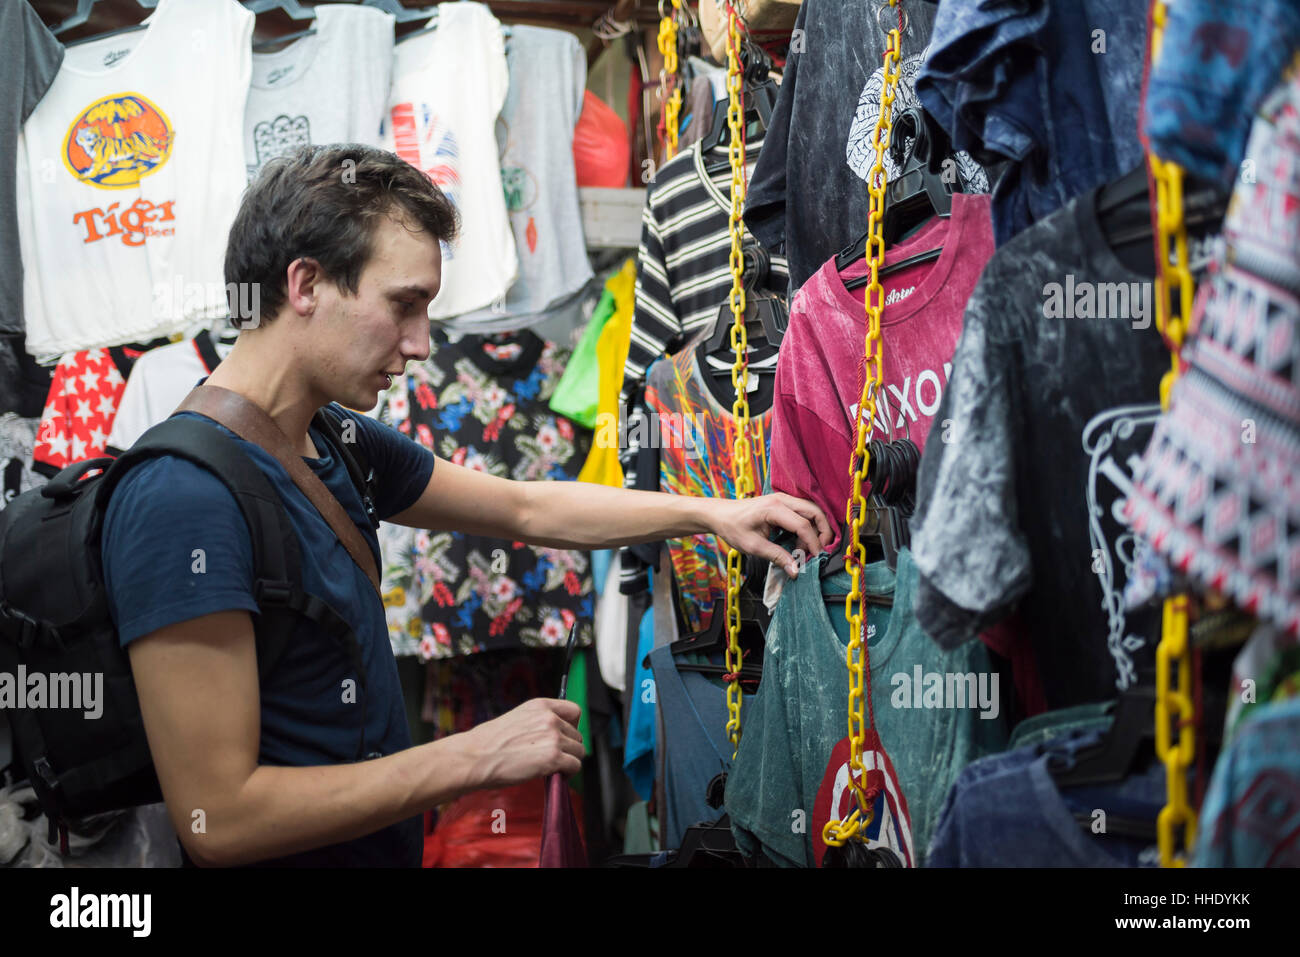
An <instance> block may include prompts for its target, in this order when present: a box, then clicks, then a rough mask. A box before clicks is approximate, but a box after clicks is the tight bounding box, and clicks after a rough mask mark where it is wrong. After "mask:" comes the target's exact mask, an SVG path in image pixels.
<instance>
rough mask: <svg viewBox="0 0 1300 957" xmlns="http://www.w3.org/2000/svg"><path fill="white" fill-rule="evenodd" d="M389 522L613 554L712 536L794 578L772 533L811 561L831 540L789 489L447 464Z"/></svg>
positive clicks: (822, 522)
mask: <svg viewBox="0 0 1300 957" xmlns="http://www.w3.org/2000/svg"><path fill="white" fill-rule="evenodd" d="M389 521H391V522H395V523H396V524H399V525H409V526H413V527H415V528H427V529H432V530H436V531H457V532H465V533H467V534H470V535H482V536H486V537H489V538H501V539H505V540H507V541H518V542H527V543H528V544H530V545H542V546H547V547H551V548H612V547H616V546H620V545H634V544H637V543H639V542H655V541H661V540H663V539H666V538H678V537H681V536H686V535H694V534H698V533H709V532H712V533H713V534H716V535H719V536H721V537H722V539H723V540H724V541H725V542H727V544H729V545H733V546H735V547H736V548H738V549H739V550H740V551H742V552H745V553H746V554H750V555H756V556H758V557H759V558H766V559H768V560H769V561H774V562H779V563H780V564H781V565H783V566H785V568H786V570H787V571H788V572H789V573H790V574H792V575H794V574H797V569H796V568H795V567H794V565H795V563H794V560H793V558H792V557H791V556H790V554H789V553H788V552H786V551H785V549H783V548H781V547H780V546H778V545H775V544H773V543H772V542H769V541H768V534H769V533H770V532H771V531H772V529H773V528H784V529H786V530H787V531H790V532H793V533H795V535H796V536H797V537H798V539H799V545H800V547H801V548H803V549H804V551H805V552H806V553H807V554H808V555H809V556H813V555H817V554H820V552H821V550H822V548H823V547H824V546H826V545H829V544H830V542H831V540H832V538H833V535H832V533H831V527H830V524H829V523H828V522H827V520H826V516H825V515H824V514H822V511H821V509H820V508H818V507H817V506H816V505H814V504H813V503H812V502H809V501H807V500H805V499H801V498H796V497H795V496H793V495H786V494H785V493H783V492H777V493H775V494H772V495H762V496H759V497H757V498H750V499H744V500H741V501H736V500H733V499H722V498H696V497H691V496H687V495H670V494H668V493H666V492H642V491H635V490H632V489H619V488H611V487H609V486H607V485H595V484H592V483H589V482H514V481H511V480H509V479H504V478H499V477H497V476H492V475H486V474H484V473H482V472H476V471H474V470H473V469H467V468H464V467H462V466H458V465H455V464H454V463H451V462H448V461H446V460H445V459H439V460H438V463H437V466H436V467H435V468H434V470H433V475H432V477H431V478H430V479H429V484H428V486H427V487H426V488H425V490H424V492H423V493H422V494H421V495H420V498H419V499H418V500H417V501H416V503H415V504H414V505H412V506H411V507H410V508H408V509H407V510H406V511H404V512H401V513H399V514H397V515H394V516H393V517H392V518H390V519H389Z"/></svg>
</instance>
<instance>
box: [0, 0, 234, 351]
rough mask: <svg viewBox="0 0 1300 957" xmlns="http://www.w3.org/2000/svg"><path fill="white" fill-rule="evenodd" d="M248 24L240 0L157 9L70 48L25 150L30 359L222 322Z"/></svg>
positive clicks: (176, 3) (21, 176) (167, 0)
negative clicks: (142, 20)
mask: <svg viewBox="0 0 1300 957" xmlns="http://www.w3.org/2000/svg"><path fill="white" fill-rule="evenodd" d="M252 31H253V15H252V14H251V13H250V12H248V11H247V10H245V9H244V8H243V7H242V6H241V5H240V4H238V3H236V2H235V0H159V2H158V6H157V9H155V11H154V12H153V14H152V15H151V16H150V17H149V19H148V27H147V28H146V29H145V30H143V31H139V32H135V33H128V34H125V35H122V36H110V37H105V38H103V39H101V40H97V41H94V42H91V43H87V44H85V45H82V46H76V47H73V48H71V49H69V50H68V51H67V52H66V53H65V55H64V60H63V65H62V67H61V68H60V69H59V74H58V76H57V77H55V80H54V84H53V85H52V86H51V87H50V90H49V92H48V93H46V95H45V98H44V99H43V100H41V102H40V105H39V106H37V107H36V109H35V111H34V112H33V113H32V115H31V116H30V117H29V118H28V120H27V123H26V125H25V126H24V127H23V135H22V138H21V139H20V140H19V147H18V183H19V189H18V214H19V228H20V233H21V236H22V257H23V264H24V266H25V269H24V272H23V298H24V308H25V310H26V315H27V351H28V352H29V353H31V354H32V355H34V356H37V357H44V356H52V355H57V354H59V353H63V352H75V351H77V350H80V349H94V348H99V347H103V346H111V345H117V344H119V343H124V342H132V341H136V340H144V339H150V338H152V337H154V336H159V335H167V334H169V333H173V332H179V331H181V330H183V329H184V328H186V327H187V326H188V325H190V324H191V323H196V322H198V323H205V324H206V323H208V322H209V321H211V320H213V319H220V318H223V317H224V316H226V315H227V312H228V306H227V301H226V286H225V279H224V274H223V269H222V263H223V261H224V257H225V252H226V239H227V237H228V234H229V232H230V224H231V222H232V221H233V220H234V217H235V213H236V211H237V210H238V208H239V198H240V195H241V193H242V192H243V189H244V186H245V184H246V176H245V172H244V162H243V136H242V125H241V124H242V118H243V115H244V102H245V100H246V99H247V96H248V82H249V68H250V57H251V55H252V54H251V49H250V42H251V39H252Z"/></svg>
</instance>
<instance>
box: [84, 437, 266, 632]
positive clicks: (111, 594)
mask: <svg viewBox="0 0 1300 957" xmlns="http://www.w3.org/2000/svg"><path fill="white" fill-rule="evenodd" d="M101 554H102V557H103V562H104V584H105V587H106V590H107V593H108V604H109V611H110V614H111V615H112V618H113V621H114V622H115V623H116V625H117V631H118V637H119V639H120V640H121V642H122V645H123V646H126V645H127V644H129V643H130V642H132V641H134V640H135V639H136V638H140V637H142V636H143V635H147V634H149V633H151V632H153V631H156V630H158V629H159V628H164V627H166V626H168V625H174V624H176V623H177V622H181V621H189V620H190V619H193V618H199V617H202V616H203V615H210V614H215V613H216V612H220V611H231V610H241V609H242V610H244V611H248V612H256V611H257V602H256V601H255V600H254V599H253V582H254V571H253V545H252V541H251V539H250V537H249V533H248V525H247V524H246V523H245V521H244V516H243V513H242V512H241V511H240V508H239V504H238V503H237V502H236V501H235V497H234V496H233V495H232V494H231V493H230V490H229V489H227V488H226V486H225V484H224V483H223V482H222V481H221V479H219V478H217V477H216V476H215V475H213V474H211V473H210V472H208V471H207V470H206V469H204V468H201V467H200V466H197V465H194V464H193V463H190V462H186V461H184V460H181V459H176V458H160V459H155V460H153V461H149V462H144V463H141V464H140V465H137V466H135V467H134V468H133V469H132V470H131V472H130V473H129V474H128V475H127V476H126V477H125V478H124V479H123V480H122V483H121V484H120V485H119V486H118V487H117V488H116V489H115V490H114V492H113V496H112V498H111V499H110V500H109V503H108V509H107V511H106V513H105V516H104V530H103V541H102V547H101Z"/></svg>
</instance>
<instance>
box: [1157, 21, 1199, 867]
mask: <svg viewBox="0 0 1300 957" xmlns="http://www.w3.org/2000/svg"><path fill="white" fill-rule="evenodd" d="M1165 14H1166V5H1165V4H1164V3H1162V2H1160V0H1156V3H1155V5H1154V7H1153V8H1152V17H1151V22H1152V30H1151V61H1152V63H1154V62H1155V60H1156V58H1157V57H1158V56H1159V55H1160V41H1161V37H1162V35H1163V33H1164V26H1165ZM1147 159H1148V162H1149V163H1150V166H1151V176H1152V179H1153V180H1154V181H1155V186H1156V233H1157V236H1158V238H1159V248H1160V253H1159V257H1158V262H1157V267H1158V268H1157V270H1156V283H1155V287H1156V288H1155V293H1156V295H1155V300H1156V327H1157V328H1158V329H1159V330H1160V333H1161V334H1162V335H1163V336H1164V337H1165V341H1166V342H1167V343H1168V344H1169V348H1170V359H1171V365H1170V369H1169V371H1168V372H1166V373H1165V375H1164V376H1163V377H1162V378H1161V380H1160V406H1161V408H1163V409H1168V408H1169V396H1170V393H1171V391H1172V390H1173V386H1174V382H1175V381H1176V380H1177V379H1178V373H1179V351H1180V349H1181V348H1182V344H1183V337H1184V335H1185V333H1186V328H1187V325H1186V324H1187V320H1188V319H1189V318H1190V317H1191V314H1192V301H1193V297H1194V295H1195V286H1194V284H1193V282H1192V272H1191V269H1190V267H1189V263H1188V258H1187V223H1186V221H1185V220H1184V218H1183V170H1182V168H1181V167H1179V166H1178V165H1176V164H1174V163H1170V162H1166V161H1164V160H1161V159H1160V158H1159V157H1157V156H1156V155H1155V154H1154V153H1148V154H1147ZM1171 247H1172V249H1171ZM1171 252H1172V253H1173V258H1172V259H1171V258H1170V253H1171ZM1175 284H1177V289H1178V305H1179V310H1178V314H1177V315H1174V312H1173V292H1174V286H1175ZM1175 669H1177V681H1174V680H1173V679H1174V671H1175ZM1195 716H1196V715H1195V705H1194V703H1193V701H1192V662H1191V652H1190V648H1189V647H1188V638H1187V596H1186V595H1175V596H1173V597H1172V598H1168V599H1166V600H1165V604H1164V615H1163V620H1162V627H1161V634H1160V644H1159V646H1157V648H1156V714H1155V720H1156V754H1157V755H1158V756H1159V758H1160V760H1161V761H1163V762H1164V764H1165V806H1164V808H1163V809H1162V810H1161V811H1160V815H1159V817H1158V818H1157V819H1156V833H1157V835H1158V838H1159V843H1160V865H1161V866H1162V867H1183V866H1185V865H1186V858H1185V852H1186V851H1187V850H1189V849H1190V848H1191V847H1192V845H1193V844H1194V843H1195V842H1196V823H1197V819H1196V810H1195V809H1194V808H1193V807H1192V806H1191V803H1190V802H1189V801H1188V795H1187V770H1188V768H1190V767H1191V766H1192V762H1193V761H1194V760H1195V759H1196V730H1195V725H1194V719H1195ZM1175 726H1177V728H1178V742H1177V744H1174V743H1172V742H1171V740H1170V738H1171V736H1172V730H1173V728H1174V727H1175ZM1179 827H1182V828H1183V829H1184V831H1183V840H1182V849H1183V853H1182V854H1180V853H1178V851H1177V848H1178V841H1177V833H1176V831H1177V829H1178V828H1179Z"/></svg>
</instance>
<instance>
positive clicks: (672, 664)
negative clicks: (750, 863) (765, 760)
mask: <svg viewBox="0 0 1300 957" xmlns="http://www.w3.org/2000/svg"><path fill="white" fill-rule="evenodd" d="M714 663H715V664H717V663H719V662H714ZM650 667H651V669H652V671H653V673H654V687H655V694H656V697H657V699H658V701H659V703H660V704H661V706H662V707H661V709H660V711H659V713H660V714H661V715H662V716H663V722H664V733H663V737H662V738H661V739H660V740H658V741H657V742H656V747H657V748H658V749H659V750H660V751H661V752H662V754H663V761H664V799H665V800H664V804H663V807H661V808H660V811H659V816H660V820H662V821H663V849H664V850H676V849H677V848H679V847H681V845H682V836H683V835H684V834H685V833H686V829H687V828H688V827H691V826H692V825H694V824H712V823H713V822H715V821H717V820H718V819H719V818H721V817H722V815H723V814H725V813H726V809H725V808H712V807H709V804H708V801H707V800H706V798H707V795H708V787H709V782H710V781H712V780H713V779H714V778H715V777H717V776H718V775H719V774H725V773H727V772H728V771H730V770H731V763H732V762H731V753H732V748H731V742H730V741H729V740H728V738H727V686H726V684H724V683H723V682H722V681H721V680H720V679H711V678H706V677H705V676H704V675H702V674H698V673H695V672H689V671H678V670H677V660H676V659H675V658H674V657H673V654H672V652H671V651H670V650H669V649H668V647H667V646H666V645H665V646H661V647H659V648H656V649H655V650H654V651H652V652H650ZM751 700H753V696H752V695H742V696H741V705H740V709H741V714H744V713H745V709H746V708H747V707H748V702H750V701H751Z"/></svg>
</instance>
